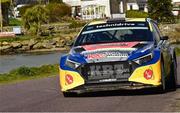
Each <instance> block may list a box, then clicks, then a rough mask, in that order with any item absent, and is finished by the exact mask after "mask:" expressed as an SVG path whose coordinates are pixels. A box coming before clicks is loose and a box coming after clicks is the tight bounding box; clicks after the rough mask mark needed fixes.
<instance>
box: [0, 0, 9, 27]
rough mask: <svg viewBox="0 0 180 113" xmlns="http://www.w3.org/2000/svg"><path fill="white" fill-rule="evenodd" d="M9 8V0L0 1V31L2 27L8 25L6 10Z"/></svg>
mask: <svg viewBox="0 0 180 113" xmlns="http://www.w3.org/2000/svg"><path fill="white" fill-rule="evenodd" d="M9 6H10V0H0V27H1V30H2V26H3V25H8V23H9V19H8V10H9Z"/></svg>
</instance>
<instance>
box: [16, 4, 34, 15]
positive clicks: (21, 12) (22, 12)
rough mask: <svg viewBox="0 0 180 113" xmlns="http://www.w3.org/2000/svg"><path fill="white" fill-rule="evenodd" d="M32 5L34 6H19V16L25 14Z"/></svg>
mask: <svg viewBox="0 0 180 113" xmlns="http://www.w3.org/2000/svg"><path fill="white" fill-rule="evenodd" d="M33 6H34V5H27V6H23V7H21V8H20V9H19V14H20V15H21V16H23V15H24V14H25V12H26V10H27V9H30V8H32V7H33Z"/></svg>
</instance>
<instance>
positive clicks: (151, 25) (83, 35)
mask: <svg viewBox="0 0 180 113" xmlns="http://www.w3.org/2000/svg"><path fill="white" fill-rule="evenodd" d="M176 76H177V62H176V54H175V50H174V48H173V47H171V46H170V44H169V42H168V37H167V36H162V34H161V32H160V31H159V29H158V25H157V23H156V22H155V21H153V20H152V19H149V18H146V19H127V18H126V19H109V20H106V21H96V22H91V23H89V24H87V25H86V26H85V27H84V28H83V29H82V30H81V32H80V33H79V35H78V36H77V39H76V41H75V43H74V44H73V46H72V49H71V50H70V52H69V53H68V54H66V55H64V56H62V57H61V59H60V86H61V90H62V92H63V94H64V96H67V95H68V94H70V93H83V92H91V91H93V92H94V91H106V90H119V89H141V88H149V87H159V86H161V88H162V89H163V90H166V89H169V88H172V89H175V88H176V78H177V77H176Z"/></svg>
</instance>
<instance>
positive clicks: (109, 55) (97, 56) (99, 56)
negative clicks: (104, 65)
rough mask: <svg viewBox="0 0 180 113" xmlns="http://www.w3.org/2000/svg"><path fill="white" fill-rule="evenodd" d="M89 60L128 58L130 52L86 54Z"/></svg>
mask: <svg viewBox="0 0 180 113" xmlns="http://www.w3.org/2000/svg"><path fill="white" fill-rule="evenodd" d="M85 56H87V59H88V60H92V59H102V58H115V57H128V52H122V51H101V52H97V53H88V54H85Z"/></svg>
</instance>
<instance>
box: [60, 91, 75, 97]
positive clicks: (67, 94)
mask: <svg viewBox="0 0 180 113" xmlns="http://www.w3.org/2000/svg"><path fill="white" fill-rule="evenodd" d="M63 96H64V97H74V96H76V95H75V93H70V92H63Z"/></svg>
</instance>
